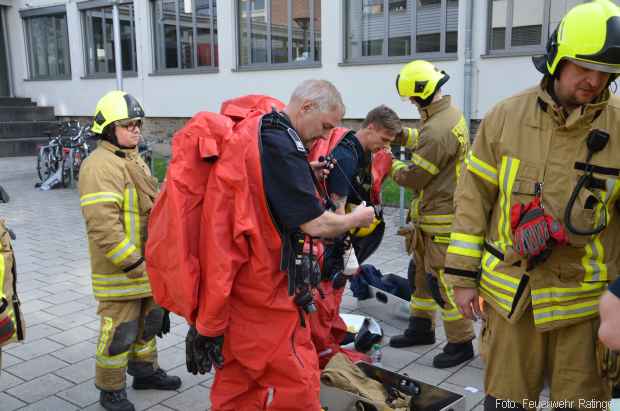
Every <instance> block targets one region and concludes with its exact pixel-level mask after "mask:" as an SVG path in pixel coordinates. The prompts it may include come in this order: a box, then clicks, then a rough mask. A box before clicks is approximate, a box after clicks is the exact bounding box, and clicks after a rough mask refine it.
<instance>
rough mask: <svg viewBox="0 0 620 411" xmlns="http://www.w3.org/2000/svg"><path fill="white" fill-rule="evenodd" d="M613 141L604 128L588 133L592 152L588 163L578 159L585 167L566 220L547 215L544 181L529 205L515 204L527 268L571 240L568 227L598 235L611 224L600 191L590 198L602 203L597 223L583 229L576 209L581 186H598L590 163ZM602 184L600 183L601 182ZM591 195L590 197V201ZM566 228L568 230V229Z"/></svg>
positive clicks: (516, 231) (517, 238)
mask: <svg viewBox="0 0 620 411" xmlns="http://www.w3.org/2000/svg"><path fill="white" fill-rule="evenodd" d="M608 142H609V134H608V133H606V132H604V131H602V130H592V131H590V134H589V135H588V138H587V140H586V144H587V147H588V155H587V158H586V162H585V163H576V168H579V169H583V171H584V174H582V175H581V176H580V177H579V179H578V180H577V184H576V185H575V188H574V189H573V192H572V193H571V195H570V198H569V200H568V203H567V204H566V208H565V210H564V224H565V227H564V226H562V224H561V223H560V222H559V221H557V220H555V219H554V218H552V217H551V216H549V215H547V214H546V213H545V211H544V205H543V203H542V188H543V184H542V183H537V184H536V193H535V195H536V196H535V198H534V200H532V201H531V202H529V203H528V204H526V205H523V204H520V203H519V204H515V205H514V206H513V207H512V208H511V212H510V217H511V219H510V220H511V226H512V233H513V239H514V241H513V244H514V249H515V251H516V252H517V253H518V254H519V255H521V256H522V257H527V258H528V264H527V270H531V269H533V268H534V267H535V266H536V265H538V264H540V263H542V262H544V261H545V260H546V259H547V258H549V256H550V255H551V250H552V248H553V247H554V246H555V245H564V244H567V243H568V236H567V233H566V231H568V232H570V233H571V234H574V235H583V236H590V235H596V234H598V233H600V232H601V231H603V230H604V229H605V227H607V218H608V215H607V207H606V204H605V201H603V200H602V199H601V198H600V197H599V196H598V195H596V194H595V193H592V195H591V196H590V197H589V199H590V198H591V199H594V201H596V202H597V203H598V204H599V205H600V206H601V207H600V209H601V219H600V222H599V224H598V226H597V227H595V228H590V229H582V228H578V227H576V226H575V224H574V223H573V221H572V212H573V208H574V207H575V202H576V200H577V198H578V196H579V193H580V192H581V190H583V189H584V187H585V188H591V187H595V186H597V179H596V178H595V177H594V176H593V173H594V170H595V168H596V166H594V165H593V164H590V160H591V159H592V156H593V155H594V154H595V153H598V152H599V151H602V150H603V149H604V148H605V147H606V146H607V143H608ZM599 185H600V184H599ZM589 199H588V201H590V200H589ZM564 228H566V230H565V229H564Z"/></svg>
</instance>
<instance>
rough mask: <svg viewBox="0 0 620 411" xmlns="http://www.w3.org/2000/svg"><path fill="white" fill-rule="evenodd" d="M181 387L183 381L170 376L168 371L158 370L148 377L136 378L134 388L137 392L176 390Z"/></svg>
mask: <svg viewBox="0 0 620 411" xmlns="http://www.w3.org/2000/svg"><path fill="white" fill-rule="evenodd" d="M180 386H181V379H180V378H179V377H176V376H168V375H167V374H166V371H164V370H162V369H161V368H158V369H157V371H155V372H154V373H153V374H151V375H149V376H148V377H134V378H133V385H132V387H133V388H134V389H135V390H168V391H172V390H176V389H177V388H179V387H180Z"/></svg>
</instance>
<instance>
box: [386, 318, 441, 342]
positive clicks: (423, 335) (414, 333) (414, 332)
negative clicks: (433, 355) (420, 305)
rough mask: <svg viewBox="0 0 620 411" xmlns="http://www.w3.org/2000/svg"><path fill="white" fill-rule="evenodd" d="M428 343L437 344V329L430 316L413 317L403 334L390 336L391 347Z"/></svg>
mask: <svg viewBox="0 0 620 411" xmlns="http://www.w3.org/2000/svg"><path fill="white" fill-rule="evenodd" d="M428 344H435V330H433V322H432V321H431V319H430V318H420V317H411V318H409V328H407V329H406V330H405V332H404V333H403V334H402V335H395V336H393V337H392V338H390V347H394V348H404V347H412V346H414V345H428Z"/></svg>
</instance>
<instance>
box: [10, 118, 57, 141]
mask: <svg viewBox="0 0 620 411" xmlns="http://www.w3.org/2000/svg"><path fill="white" fill-rule="evenodd" d="M57 130H58V122H57V121H4V122H0V140H3V139H6V138H22V137H31V136H44V135H46V134H45V133H46V132H48V131H51V132H56V131H57Z"/></svg>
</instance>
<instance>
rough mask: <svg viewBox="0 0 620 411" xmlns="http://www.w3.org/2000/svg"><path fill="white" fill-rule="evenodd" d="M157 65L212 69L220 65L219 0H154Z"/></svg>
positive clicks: (175, 68) (160, 70)
mask: <svg viewBox="0 0 620 411" xmlns="http://www.w3.org/2000/svg"><path fill="white" fill-rule="evenodd" d="M151 4H152V12H153V17H154V18H153V22H154V27H153V32H154V33H155V39H154V41H155V67H156V70H157V71H159V72H165V71H166V70H199V71H211V70H214V68H216V67H217V66H218V39H217V6H216V0H154V1H152V2H151Z"/></svg>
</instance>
